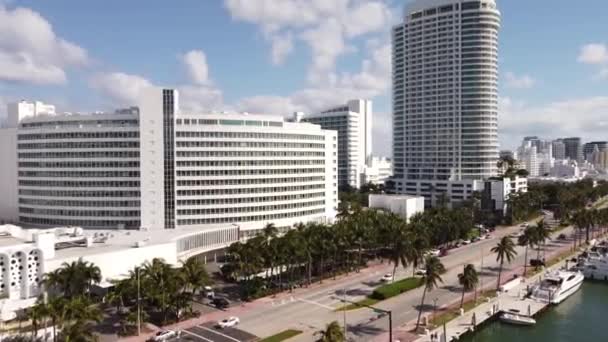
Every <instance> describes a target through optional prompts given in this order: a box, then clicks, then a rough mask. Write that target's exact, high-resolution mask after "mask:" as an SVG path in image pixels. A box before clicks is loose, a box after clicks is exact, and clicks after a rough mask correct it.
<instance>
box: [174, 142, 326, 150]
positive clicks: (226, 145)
mask: <svg viewBox="0 0 608 342" xmlns="http://www.w3.org/2000/svg"><path fill="white" fill-rule="evenodd" d="M177 147H209V148H214V147H224V148H230V147H232V148H237V147H238V148H317V149H318V148H325V144H305V143H290V142H254V141H178V142H177Z"/></svg>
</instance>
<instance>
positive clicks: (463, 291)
mask: <svg viewBox="0 0 608 342" xmlns="http://www.w3.org/2000/svg"><path fill="white" fill-rule="evenodd" d="M464 293H465V288H464V286H463V287H462V296H461V297H460V308H461V309H462V306H463V305H464Z"/></svg>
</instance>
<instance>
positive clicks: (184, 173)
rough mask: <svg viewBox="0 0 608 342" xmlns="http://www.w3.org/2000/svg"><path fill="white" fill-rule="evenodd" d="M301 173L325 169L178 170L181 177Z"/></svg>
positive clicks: (323, 170)
mask: <svg viewBox="0 0 608 342" xmlns="http://www.w3.org/2000/svg"><path fill="white" fill-rule="evenodd" d="M301 173H325V169H324V168H315V169H279V170H274V169H270V170H259V169H255V170H205V171H203V170H184V171H182V170H178V171H177V175H178V176H181V177H195V176H252V175H286V174H301Z"/></svg>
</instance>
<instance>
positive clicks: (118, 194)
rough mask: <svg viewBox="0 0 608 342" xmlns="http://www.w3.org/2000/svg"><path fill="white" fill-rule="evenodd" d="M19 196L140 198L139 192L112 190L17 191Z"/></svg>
mask: <svg viewBox="0 0 608 342" xmlns="http://www.w3.org/2000/svg"><path fill="white" fill-rule="evenodd" d="M19 195H23V196H40V197H85V198H108V197H114V198H125V197H133V198H138V197H139V196H140V192H139V191H112V190H106V191H101V190H33V189H19Z"/></svg>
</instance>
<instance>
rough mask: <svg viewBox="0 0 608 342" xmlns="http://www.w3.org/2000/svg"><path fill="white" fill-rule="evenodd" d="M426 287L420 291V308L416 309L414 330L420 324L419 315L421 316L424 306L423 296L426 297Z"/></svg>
mask: <svg viewBox="0 0 608 342" xmlns="http://www.w3.org/2000/svg"><path fill="white" fill-rule="evenodd" d="M426 290H427V287H426V286H425V287H424V291H423V292H422V301H421V302H420V308H419V310H418V320H417V321H416V330H418V327H419V326H420V317H422V309H423V308H424V297H426Z"/></svg>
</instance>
